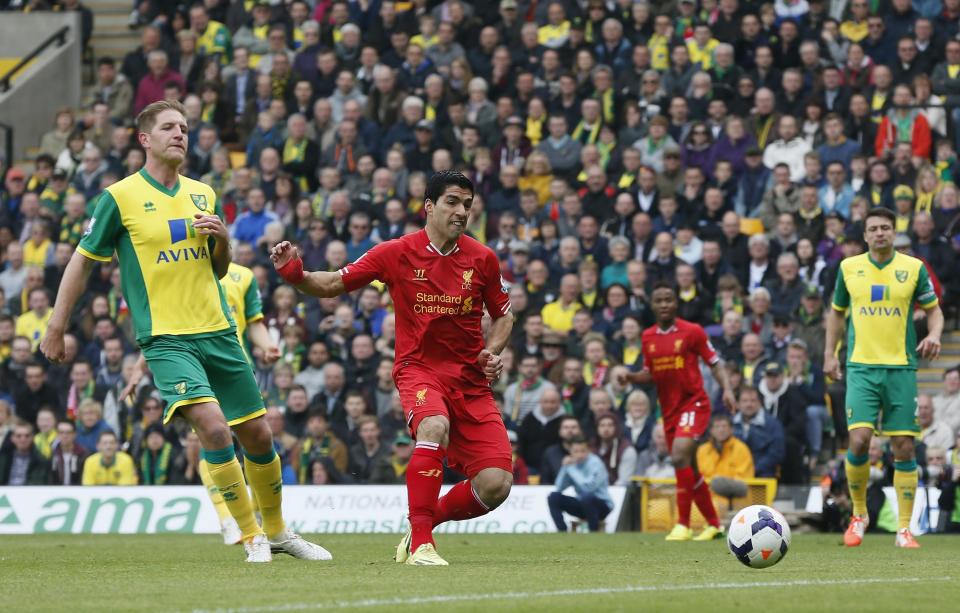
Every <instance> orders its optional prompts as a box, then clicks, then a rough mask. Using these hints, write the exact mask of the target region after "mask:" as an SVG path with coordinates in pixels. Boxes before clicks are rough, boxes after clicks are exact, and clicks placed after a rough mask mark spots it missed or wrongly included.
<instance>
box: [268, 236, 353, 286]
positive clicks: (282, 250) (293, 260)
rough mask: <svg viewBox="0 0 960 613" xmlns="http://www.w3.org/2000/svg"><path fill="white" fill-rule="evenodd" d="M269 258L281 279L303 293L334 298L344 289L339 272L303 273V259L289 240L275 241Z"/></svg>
mask: <svg viewBox="0 0 960 613" xmlns="http://www.w3.org/2000/svg"><path fill="white" fill-rule="evenodd" d="M270 259H271V260H273V267H274V268H276V269H277V273H278V274H279V275H280V276H281V277H283V280H284V281H286V282H287V283H289V284H291V285H293V286H294V287H296V288H297V289H298V290H300V291H301V292H303V293H304V294H310V295H311V296H319V297H320V298H334V297H336V296H339V295H341V294H343V293H344V291H345V290H346V288H345V287H344V286H343V278H341V277H340V273H337V272H325V271H315V272H311V273H304V272H303V260H301V259H300V255H299V254H298V253H297V248H296V247H294V246H293V245H292V244H291V243H290V242H289V241H283V242H281V243H277V245H276V246H274V248H273V249H271V250H270Z"/></svg>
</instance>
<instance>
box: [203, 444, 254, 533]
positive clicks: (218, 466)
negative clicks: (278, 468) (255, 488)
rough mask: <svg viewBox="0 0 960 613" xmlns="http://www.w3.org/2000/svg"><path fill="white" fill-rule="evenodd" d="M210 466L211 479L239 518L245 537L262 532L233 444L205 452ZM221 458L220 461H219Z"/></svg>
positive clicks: (233, 514)
mask: <svg viewBox="0 0 960 613" xmlns="http://www.w3.org/2000/svg"><path fill="white" fill-rule="evenodd" d="M204 455H205V457H206V459H207V462H208V463H209V468H210V479H211V481H213V483H214V484H215V485H216V486H217V489H218V490H219V492H220V495H221V496H222V497H223V502H224V504H225V505H227V509H229V511H230V515H232V516H233V518H234V519H235V520H237V524H238V525H239V526H240V532H241V533H242V534H243V538H244V539H248V538H252V537H254V536H256V535H258V534H262V533H263V531H262V530H261V529H260V525H259V524H257V518H256V517H254V516H253V505H252V504H251V503H250V493H249V492H248V491H247V484H246V482H245V481H244V479H243V469H241V468H240V462H238V461H237V457H236V455H234V452H233V446H230V447H224V448H223V449H218V450H216V451H206V452H205V453H204ZM218 460H219V462H218Z"/></svg>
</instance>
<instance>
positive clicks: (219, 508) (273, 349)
mask: <svg viewBox="0 0 960 613" xmlns="http://www.w3.org/2000/svg"><path fill="white" fill-rule="evenodd" d="M220 285H221V286H223V291H224V292H225V294H226V297H227V306H228V307H229V308H230V314H231V315H232V316H233V320H234V321H235V322H236V323H237V340H238V341H240V346H241V347H242V348H243V349H244V353H247V352H246V345H245V340H244V334H245V333H246V336H247V338H248V339H249V340H250V343H251V344H252V345H253V346H254V347H256V348H258V349H259V350H260V352H261V357H260V359H261V360H262V361H263V362H265V363H267V364H272V363H273V362H276V361H277V360H278V359H279V358H280V349H279V348H278V347H277V345H276V344H275V343H274V342H273V339H272V338H271V337H270V332H269V331H268V330H267V326H266V325H265V324H264V323H263V303H262V301H261V300H260V292H259V291H258V290H257V283H256V279H254V276H253V271H251V270H250V269H249V268H247V267H245V266H241V265H240V264H237V263H236V262H230V267H229V268H228V269H227V274H226V276H225V277H223V278H222V279H221V280H220ZM247 359H248V360H251V358H250V355H249V354H247ZM251 361H252V360H251ZM146 366H147V362H146V360H145V359H144V357H143V355H141V356H140V359H139V360H138V361H137V365H136V368H135V370H134V374H133V376H131V377H130V381H129V382H128V383H127V387H126V388H124V390H123V391H122V392H121V397H123V398H126V397H127V396H128V395H130V394H132V393H133V391H134V389H135V388H136V385H137V382H138V381H140V379H141V378H142V377H143V374H144V372H145V371H146ZM199 472H200V480H201V481H202V482H203V485H204V487H206V488H207V492H208V493H209V494H210V500H211V502H213V507H214V509H215V510H216V512H217V517H218V518H219V519H220V534H221V535H222V536H223V543H224V544H225V545H236V544H237V543H239V542H240V540H241V538H242V534H241V531H240V527H239V526H238V525H237V522H236V520H235V519H233V517H232V516H231V515H230V510H229V509H228V508H227V504H226V503H225V502H224V500H223V496H221V495H220V490H219V489H218V488H217V486H216V484H215V483H214V482H213V479H212V478H211V476H210V468H209V466H208V464H207V460H206V459H205V458H204V457H203V454H202V452H201V459H200V468H199ZM253 502H254V503H256V498H255V497H254V500H253Z"/></svg>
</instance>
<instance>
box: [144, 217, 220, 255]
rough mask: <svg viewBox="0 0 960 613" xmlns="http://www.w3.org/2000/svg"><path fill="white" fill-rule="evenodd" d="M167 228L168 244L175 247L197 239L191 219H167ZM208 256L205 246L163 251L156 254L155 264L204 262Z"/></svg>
mask: <svg viewBox="0 0 960 613" xmlns="http://www.w3.org/2000/svg"><path fill="white" fill-rule="evenodd" d="M167 226H168V227H169V228H170V244H171V245H176V244H177V243H179V242H182V241H185V240H189V239H191V238H197V229H196V228H194V227H193V220H191V219H169V220H167ZM209 257H210V254H209V253H207V246H206V244H203V245H200V246H199V247H185V248H183V247H182V248H179V249H164V250H162V251H160V252H159V253H158V254H157V262H156V263H157V264H173V263H177V262H189V261H190V260H206V259H209Z"/></svg>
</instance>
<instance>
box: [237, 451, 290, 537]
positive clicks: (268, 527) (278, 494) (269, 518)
mask: <svg viewBox="0 0 960 613" xmlns="http://www.w3.org/2000/svg"><path fill="white" fill-rule="evenodd" d="M244 457H245V458H246V461H245V462H244V465H245V466H246V469H247V480H248V481H250V488H251V489H252V490H253V494H254V498H255V499H256V501H257V505H258V506H259V507H260V517H261V519H262V520H263V531H264V532H265V533H266V534H267V536H269V537H275V536H277V535H279V534H280V533H282V532H283V531H284V530H285V529H286V524H284V523H283V505H282V502H283V486H282V483H283V477H282V476H281V474H280V456H278V455H277V454H276V452H274V451H271V452H270V453H268V454H264V455H260V456H257V455H247V454H246V453H245V454H244Z"/></svg>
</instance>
